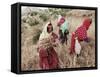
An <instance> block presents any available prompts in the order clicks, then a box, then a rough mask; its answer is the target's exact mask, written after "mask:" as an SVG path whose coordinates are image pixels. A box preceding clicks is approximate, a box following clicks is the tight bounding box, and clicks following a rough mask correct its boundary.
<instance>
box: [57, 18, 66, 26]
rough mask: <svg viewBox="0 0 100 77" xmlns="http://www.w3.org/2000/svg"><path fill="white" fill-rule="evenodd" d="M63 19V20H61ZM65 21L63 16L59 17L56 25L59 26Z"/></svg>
mask: <svg viewBox="0 0 100 77" xmlns="http://www.w3.org/2000/svg"><path fill="white" fill-rule="evenodd" d="M62 20H63V22H62ZM64 22H65V18H64V17H60V19H59V21H58V23H57V26H61V24H63V23H64Z"/></svg>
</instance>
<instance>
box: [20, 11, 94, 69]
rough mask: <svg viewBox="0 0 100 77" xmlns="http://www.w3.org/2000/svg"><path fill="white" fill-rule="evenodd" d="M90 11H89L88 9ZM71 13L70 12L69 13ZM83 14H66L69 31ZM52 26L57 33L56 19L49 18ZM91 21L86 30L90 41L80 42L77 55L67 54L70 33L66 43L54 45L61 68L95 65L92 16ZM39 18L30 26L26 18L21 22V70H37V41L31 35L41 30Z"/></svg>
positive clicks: (42, 23)
mask: <svg viewBox="0 0 100 77" xmlns="http://www.w3.org/2000/svg"><path fill="white" fill-rule="evenodd" d="M90 13H91V11H90ZM70 15H71V14H70ZM83 19H84V17H83V16H73V15H71V16H69V15H67V16H66V20H68V22H69V25H70V28H69V32H70V33H71V32H73V31H75V29H76V28H77V27H78V26H79V25H80V23H81V22H82V20H83ZM50 20H51V22H52V24H53V26H54V32H55V33H57V26H56V24H57V19H53V18H52V19H50ZM92 20H93V23H92V25H91V27H90V29H89V30H88V36H89V37H90V42H89V43H86V42H81V46H82V50H81V54H80V55H79V56H78V57H77V56H76V55H75V54H73V55H70V54H69V52H70V51H69V48H70V39H71V34H69V36H68V44H67V45H66V44H64V45H61V44H60V43H59V45H58V46H57V47H55V50H56V52H57V54H58V57H59V61H60V63H59V65H60V67H61V68H76V67H94V66H95V22H94V21H95V20H94V17H93V16H92ZM47 22H48V21H45V22H43V21H42V20H40V23H39V24H37V25H36V26H30V25H29V24H28V23H27V22H26V20H24V22H22V42H21V44H22V48H21V50H22V51H21V53H22V55H21V61H22V62H21V69H22V70H39V69H40V68H39V53H38V51H37V42H35V44H34V43H33V37H34V36H36V35H37V34H38V33H37V32H38V31H39V30H41V31H42V29H43V27H44V25H45V23H47Z"/></svg>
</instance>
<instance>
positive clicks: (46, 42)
mask: <svg viewBox="0 0 100 77" xmlns="http://www.w3.org/2000/svg"><path fill="white" fill-rule="evenodd" d="M57 38H58V36H57V35H56V34H55V33H54V32H53V26H52V24H51V22H48V23H47V24H46V26H45V27H44V29H43V32H42V34H41V35H40V38H39V44H38V51H39V58H40V61H39V64H40V68H42V69H56V68H58V67H59V66H58V63H59V61H58V55H57V53H56V51H55V49H54V46H55V45H56V39H57Z"/></svg>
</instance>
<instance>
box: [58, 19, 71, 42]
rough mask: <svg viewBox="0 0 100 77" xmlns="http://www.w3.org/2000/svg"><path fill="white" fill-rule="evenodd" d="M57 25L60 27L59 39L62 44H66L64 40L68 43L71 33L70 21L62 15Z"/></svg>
mask: <svg viewBox="0 0 100 77" xmlns="http://www.w3.org/2000/svg"><path fill="white" fill-rule="evenodd" d="M57 26H58V27H59V32H58V33H59V40H60V41H61V43H62V44H64V42H66V44H67V35H68V34H69V31H68V22H67V21H65V18H64V17H60V19H59V21H58V23H57Z"/></svg>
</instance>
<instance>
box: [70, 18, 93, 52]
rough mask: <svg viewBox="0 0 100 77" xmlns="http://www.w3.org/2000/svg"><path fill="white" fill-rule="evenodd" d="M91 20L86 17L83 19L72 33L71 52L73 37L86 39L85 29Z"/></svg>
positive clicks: (72, 50)
mask: <svg viewBox="0 0 100 77" xmlns="http://www.w3.org/2000/svg"><path fill="white" fill-rule="evenodd" d="M91 23H92V20H91V19H90V18H87V19H85V20H84V21H83V23H82V25H81V26H80V27H78V28H77V29H76V31H75V32H73V33H72V36H71V53H73V52H75V37H77V38H78V41H84V40H85V39H87V30H88V29H89V26H90V24H91Z"/></svg>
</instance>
